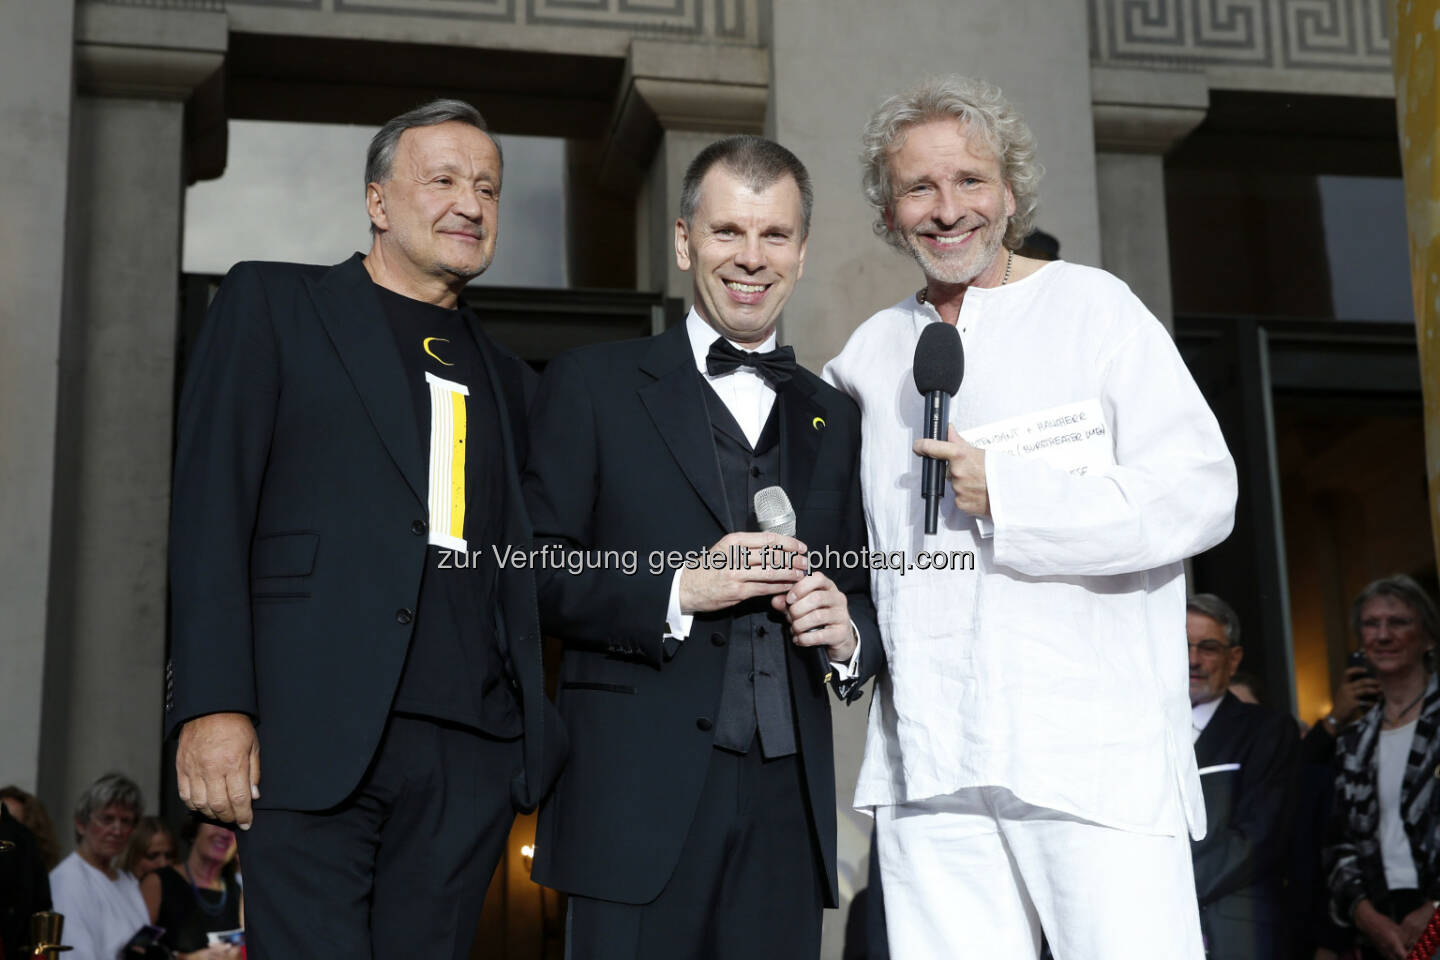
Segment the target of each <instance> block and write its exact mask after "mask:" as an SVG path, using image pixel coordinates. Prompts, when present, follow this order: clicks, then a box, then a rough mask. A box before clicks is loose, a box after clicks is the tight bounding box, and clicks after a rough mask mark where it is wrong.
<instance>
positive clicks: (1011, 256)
mask: <svg viewBox="0 0 1440 960" xmlns="http://www.w3.org/2000/svg"><path fill="white" fill-rule="evenodd" d="M1013 266H1015V251H1014V250H1006V251H1005V276H1003V277H1001V278H1000V283H999V284H998V285H999V286H1002V287H1003V286H1005V284H1007V283H1009V282H1010V268H1011V267H1013ZM915 299H916V300H917V301H919V302H920V303H929V302H930V301H929V299H928V298H927V297H926V295H925V288H924V287H921V288H920V292H919V293H917V294H915Z"/></svg>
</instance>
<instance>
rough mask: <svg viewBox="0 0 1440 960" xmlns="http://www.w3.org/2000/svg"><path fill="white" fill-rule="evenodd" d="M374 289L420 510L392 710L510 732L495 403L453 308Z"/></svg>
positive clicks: (514, 728) (516, 724)
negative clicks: (401, 668)
mask: <svg viewBox="0 0 1440 960" xmlns="http://www.w3.org/2000/svg"><path fill="white" fill-rule="evenodd" d="M375 289H376V292H377V294H378V296H379V297H380V302H381V304H382V306H383V307H384V309H385V316H386V317H387V319H388V320H389V321H390V328H391V330H392V331H393V332H394V335H395V343H396V346H397V348H398V349H399V353H400V360H401V363H402V364H403V365H404V367H405V373H406V376H407V378H408V379H409V381H410V396H411V400H412V403H413V405H414V409H415V422H416V425H417V426H418V427H419V436H420V446H421V450H420V453H421V457H422V458H423V462H424V463H425V465H426V470H425V476H426V482H427V485H428V499H429V503H428V504H427V506H428V507H429V512H430V520H429V531H428V537H429V541H430V545H429V547H428V548H427V550H426V556H425V572H424V574H423V576H422V578H421V581H420V600H419V603H418V605H417V609H416V611H415V625H414V633H413V634H412V636H411V640H410V651H409V654H408V656H407V658H406V661H405V672H404V674H403V675H402V676H401V678H400V689H399V690H398V691H397V693H396V695H395V702H394V706H393V708H392V709H393V710H394V711H395V712H397V713H410V714H418V715H421V716H426V717H435V718H438V719H441V720H449V721H453V722H455V723H461V724H464V725H466V726H470V727H475V728H477V729H479V730H483V731H484V732H485V733H488V734H491V735H492V736H498V737H515V736H519V735H520V733H521V731H522V726H521V719H520V711H519V707H518V704H517V703H516V701H515V697H514V694H513V693H512V692H511V688H510V684H509V679H508V674H507V672H506V669H505V664H504V656H503V653H502V650H501V647H500V640H499V638H498V637H497V634H496V630H495V604H496V599H495V587H496V563H495V556H494V552H493V549H492V548H493V545H494V544H495V543H496V542H497V540H498V538H499V536H500V534H501V532H502V531H503V529H504V524H503V517H502V515H501V510H502V505H503V503H504V494H505V474H504V466H503V464H504V455H503V451H502V449H501V442H502V440H501V432H500V422H499V418H500V410H499V407H498V406H497V405H496V403H495V397H494V394H493V392H492V390H491V385H490V380H489V378H488V377H487V376H486V373H485V365H484V361H483V360H482V358H481V356H480V348H479V345H478V344H476V342H475V338H474V337H473V336H472V335H471V332H470V326H469V322H468V320H467V313H466V311H465V310H464V309H463V308H462V309H460V310H449V309H446V308H444V307H438V306H435V305H434V304H430V303H424V302H422V301H419V300H412V299H410V298H409V297H405V296H401V295H400V294H398V293H394V292H392V291H390V290H387V289H385V288H384V287H381V286H379V285H378V284H377V285H376V288H375ZM502 549H503V548H502Z"/></svg>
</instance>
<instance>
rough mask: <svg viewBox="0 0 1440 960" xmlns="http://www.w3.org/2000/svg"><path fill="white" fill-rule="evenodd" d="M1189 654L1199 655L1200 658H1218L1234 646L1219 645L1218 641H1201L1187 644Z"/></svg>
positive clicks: (1230, 644) (1229, 644) (1227, 644)
mask: <svg viewBox="0 0 1440 960" xmlns="http://www.w3.org/2000/svg"><path fill="white" fill-rule="evenodd" d="M1186 646H1187V647H1189V648H1190V650H1191V652H1195V653H1199V654H1200V656H1202V657H1218V656H1220V655H1221V654H1222V653H1224V652H1225V651H1226V650H1229V649H1230V648H1231V647H1232V646H1234V644H1232V643H1221V642H1220V641H1219V640H1201V641H1200V642H1199V643H1187V644H1186Z"/></svg>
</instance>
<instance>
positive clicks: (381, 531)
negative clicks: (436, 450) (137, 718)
mask: <svg viewBox="0 0 1440 960" xmlns="http://www.w3.org/2000/svg"><path fill="white" fill-rule="evenodd" d="M471 332H472V333H473V334H474V337H475V341H476V343H477V344H478V345H479V348H480V354H481V357H482V358H483V361H484V365H485V372H486V374H487V376H488V379H489V381H490V384H491V386H492V387H493V390H494V399H495V403H496V406H497V409H498V410H499V411H500V424H499V427H500V433H501V436H502V438H503V443H502V447H503V449H502V450H498V451H495V453H496V455H497V456H503V458H504V462H505V477H506V484H505V492H504V503H503V505H501V509H502V510H503V514H504V530H505V534H506V536H507V537H508V538H509V540H510V542H512V543H516V544H526V543H528V541H529V536H530V530H529V520H528V518H527V516H526V513H525V507H524V502H523V499H522V495H521V492H520V482H519V473H518V468H517V464H519V463H523V462H524V460H523V458H524V453H525V451H524V444H525V438H526V435H527V430H526V410H527V408H528V405H529V400H530V398H531V396H532V394H533V387H534V382H535V375H534V373H533V371H531V370H530V369H529V368H528V367H526V366H525V364H524V363H523V362H522V361H521V360H520V359H519V358H518V357H516V356H514V355H512V354H510V353H508V352H507V351H505V350H503V349H501V348H500V347H499V346H497V345H496V344H495V343H494V342H493V341H491V340H490V339H489V337H487V336H486V335H485V334H484V332H483V331H481V330H480V329H479V327H478V326H477V325H475V324H474V323H473V322H472V324H471ZM412 407H413V400H412V399H411V393H410V386H409V383H408V381H407V379H406V373H405V370H404V367H403V365H402V362H401V360H400V357H399V355H398V353H397V350H396V346H395V338H394V335H393V333H392V332H391V329H390V325H389V322H388V321H387V319H386V317H385V314H384V312H383V307H382V306H381V303H380V300H379V298H378V297H377V296H376V293H375V290H374V286H373V284H372V282H371V280H370V277H369V274H368V273H367V272H366V270H365V267H364V264H363V262H362V258H361V256H360V255H359V254H356V255H355V256H354V257H352V258H351V259H350V260H347V261H346V262H344V263H342V264H339V265H338V266H335V267H329V268H326V267H313V266H300V265H295V264H283V263H242V264H239V265H237V266H236V267H235V268H234V269H233V270H231V271H230V273H229V275H228V276H227V277H226V278H225V282H224V283H223V284H222V285H221V287H220V291H219V292H218V293H217V294H216V297H215V300H214V303H213V304H212V305H211V307H210V313H209V316H208V318H207V320H206V323H205V328H204V330H203V331H202V332H201V335H200V337H199V339H198V341H197V343H196V345H195V349H194V352H193V355H192V357H191V360H190V365H189V370H188V371H187V375H186V383H185V390H184V393H183V395H182V397H181V401H180V411H179V426H178V436H177V447H176V455H175V485H174V502H173V516H172V523H171V533H170V576H171V585H172V588H171V599H172V612H173V617H172V632H173V636H172V663H171V667H170V668H168V672H170V674H171V675H170V677H169V678H168V679H167V693H166V713H167V725H168V726H169V728H170V729H171V730H172V731H173V730H174V729H176V728H177V727H178V726H179V725H180V724H182V723H183V722H185V721H186V720H189V719H191V718H192V717H197V716H200V715H202V714H208V713H216V712H219V711H237V712H240V713H246V714H249V715H250V716H251V717H252V718H253V719H254V721H255V724H256V731H257V733H258V736H259V739H260V748H261V749H260V762H261V784H260V788H261V791H260V792H261V800H260V804H259V805H260V806H268V807H277V808H286V809H295V810H319V809H324V808H327V807H331V806H333V805H335V804H337V803H339V802H340V801H341V800H343V799H344V798H345V797H346V796H347V795H348V794H349V793H350V792H351V791H352V790H353V789H354V788H355V786H356V785H357V784H358V783H359V782H360V779H361V776H362V775H363V773H364V772H365V768H366V767H367V766H368V765H369V763H370V760H371V758H372V757H373V756H374V753H375V749H376V746H377V745H378V743H379V739H380V735H381V733H382V731H383V730H384V727H385V721H386V717H387V716H388V714H389V711H390V704H391V701H392V699H393V697H394V694H395V689H396V686H397V684H398V682H399V679H400V672H401V669H402V667H403V665H404V663H405V655H406V651H407V649H408V647H409V644H410V635H411V629H412V628H411V623H412V621H413V619H414V612H415V608H416V602H417V600H418V598H419V593H420V577H421V573H422V570H423V567H424V564H425V562H426V543H427V532H428V528H427V523H428V520H429V518H428V502H429V501H428V496H427V485H426V463H425V459H424V457H425V449H426V447H425V444H424V442H423V440H422V438H421V437H420V436H419V430H418V428H417V425H416V418H415V414H414V411H413V409H412ZM487 506H488V505H487ZM497 590H498V595H499V609H498V610H497V611H496V629H497V634H496V635H497V636H503V637H504V638H505V639H506V642H507V643H508V646H509V651H510V666H511V669H512V676H513V678H514V681H513V686H514V687H515V689H516V693H517V696H518V697H519V699H520V701H521V704H522V707H523V716H524V732H525V763H524V768H523V770H522V771H518V772H514V773H515V778H514V780H513V781H512V795H513V796H514V799H515V801H516V803H517V805H519V806H522V807H523V806H529V805H533V804H534V803H536V802H537V801H538V799H539V795H540V792H541V791H542V790H543V785H544V784H545V782H546V779H547V775H553V773H554V767H555V766H556V765H557V763H558V761H557V758H558V757H559V756H560V755H561V754H562V753H563V738H564V734H563V732H562V731H560V730H559V724H558V723H556V722H554V715H553V707H550V709H551V711H552V717H551V722H547V718H546V716H545V709H546V707H549V706H550V705H549V701H547V700H546V699H545V696H544V693H543V686H542V681H543V677H542V669H541V662H540V632H539V626H538V623H537V620H536V610H535V586H534V579H533V577H532V575H531V574H530V572H529V571H528V570H522V569H518V568H511V569H507V570H504V571H503V572H502V573H501V576H500V579H499V583H498V587H497ZM547 738H548V740H549V741H550V748H551V749H550V758H551V759H550V762H549V764H548V766H549V768H550V770H549V772H548V774H547V771H546V769H544V768H545V767H546V766H547V764H545V763H544V762H542V758H543V757H544V756H545V745H546V741H547ZM511 773H512V772H511V771H506V772H505V774H504V775H505V776H510V774H511Z"/></svg>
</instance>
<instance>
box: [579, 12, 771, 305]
mask: <svg viewBox="0 0 1440 960" xmlns="http://www.w3.org/2000/svg"><path fill="white" fill-rule="evenodd" d="M768 82H769V58H768V56H767V54H766V52H765V51H764V50H762V49H759V48H755V47H728V46H720V45H716V44H699V43H677V42H670V41H660V40H635V41H633V42H632V43H631V45H630V55H629V58H628V60H627V61H626V66H625V76H624V78H623V80H622V81H621V93H620V100H619V106H618V107H617V109H616V112H615V117H614V120H613V121H612V124H611V129H610V135H609V136H608V138H607V139H606V142H605V146H604V148H603V152H602V157H601V161H600V171H601V177H602V179H603V180H604V182H605V183H607V184H609V185H611V188H612V189H614V190H617V191H628V192H629V193H631V194H632V195H634V196H635V197H636V213H635V221H636V222H635V236H636V247H635V250H636V253H635V272H636V286H637V287H638V288H639V289H642V290H663V291H664V292H665V295H666V296H670V297H680V298H682V299H684V300H685V301H686V302H687V303H689V301H690V294H691V289H692V284H691V280H690V278H689V277H688V276H687V275H685V274H684V273H682V272H681V271H680V269H679V268H678V267H676V266H675V239H674V237H675V230H674V224H675V218H676V216H677V215H678V214H679V211H680V182H681V180H682V179H683V178H684V176H685V168H686V166H688V165H689V163H690V161H691V160H692V159H694V157H695V155H696V154H697V153H699V152H700V151H701V150H703V149H704V148H705V146H706V145H707V144H710V143H712V142H714V141H715V140H718V139H720V138H721V137H724V136H729V135H731V134H736V133H759V132H761V130H762V128H763V126H764V120H765V108H766V102H767V99H768Z"/></svg>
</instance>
